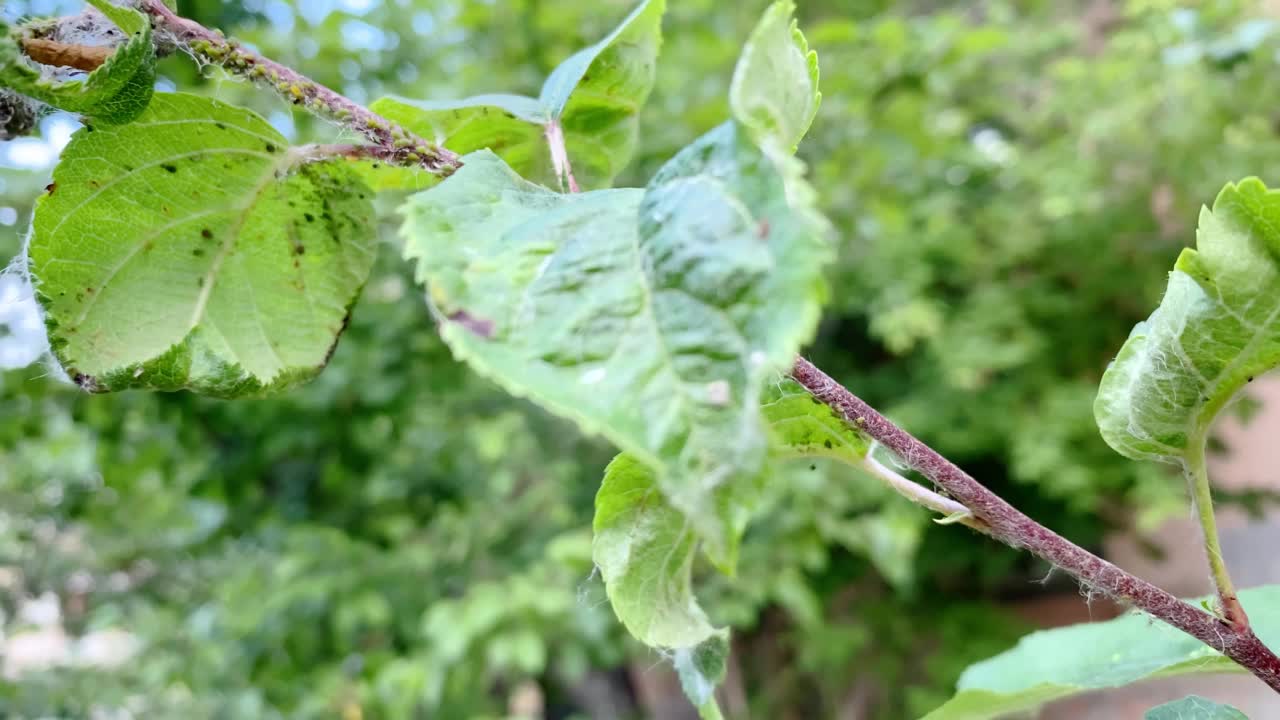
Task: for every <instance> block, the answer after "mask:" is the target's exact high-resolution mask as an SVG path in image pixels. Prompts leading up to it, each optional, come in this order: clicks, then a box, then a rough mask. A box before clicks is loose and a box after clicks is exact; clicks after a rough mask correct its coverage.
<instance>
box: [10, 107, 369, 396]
mask: <svg viewBox="0 0 1280 720" xmlns="http://www.w3.org/2000/svg"><path fill="white" fill-rule="evenodd" d="M300 161H301V159H300V157H299V156H296V155H294V154H293V153H292V152H290V150H289V148H288V146H287V141H286V140H285V138H284V137H283V136H281V135H280V134H279V133H278V132H276V131H275V130H274V129H273V128H272V127H271V126H270V125H269V124H267V122H266V121H265V120H263V119H262V118H261V117H259V116H258V115H257V114H255V113H253V112H251V111H249V110H246V109H244V108H238V107H233V106H230V105H226V104H224V103H221V102H218V101H216V100H211V99H208V98H203V97H197V96H194V95H181V94H176V95H157V96H156V97H155V98H154V100H153V101H152V103H151V105H150V106H149V107H148V109H147V111H146V112H145V113H143V114H142V115H141V116H140V117H139V118H138V120H137V121H136V122H134V123H131V124H129V125H123V126H119V127H95V126H92V125H91V126H88V127H85V128H84V129H82V130H80V131H79V132H77V133H76V135H75V136H74V137H73V138H72V140H71V143H70V144H69V145H68V146H67V148H66V150H65V151H64V152H63V155H62V161H61V162H60V163H59V164H58V166H57V168H56V169H55V170H54V174H53V180H54V184H53V185H51V186H50V190H49V193H48V194H47V195H45V196H44V197H42V198H41V199H40V201H39V203H38V204H37V207H36V213H35V220H34V237H33V239H32V242H31V247H30V262H31V270H32V273H33V275H34V277H35V280H36V282H37V288H38V290H39V296H40V301H41V303H42V304H43V306H44V308H45V311H46V320H47V323H48V326H49V330H50V336H51V342H52V345H53V349H54V352H55V354H56V355H57V357H58V359H59V360H60V361H61V362H62V363H63V365H64V366H65V367H66V369H67V372H68V373H69V374H71V375H72V376H73V377H76V378H77V380H78V382H80V384H81V385H83V386H85V387H87V388H89V389H93V390H98V391H112V390H122V389H125V388H151V389H156V390H178V389H182V388H189V389H192V390H196V391H198V392H202V393H206V394H210V395H219V396H234V395H241V394H245V393H250V392H261V391H265V390H268V389H275V388H278V387H282V386H285V385H288V384H291V383H294V382H297V381H300V380H302V379H305V378H308V377H310V376H312V375H314V374H315V373H317V372H318V371H319V370H320V369H321V368H322V367H323V366H324V365H325V363H326V362H327V360H328V356H329V353H330V352H331V350H332V348H333V346H334V343H335V342H336V341H337V337H338V335H339V333H340V332H341V331H342V328H343V327H344V324H345V321H346V316H347V314H348V310H349V307H350V305H351V303H352V302H353V301H354V300H355V297H356V295H357V293H358V292H359V289H360V287H361V285H362V284H363V283H364V280H365V278H366V277H367V276H368V274H369V270H370V267H371V263H372V260H373V254H374V242H375V235H374V217H373V207H372V203H371V199H370V192H369V190H368V189H367V188H365V187H364V186H363V185H361V184H360V183H359V181H358V180H356V179H354V177H353V175H352V173H351V172H350V170H349V169H347V168H346V167H344V166H342V165H336V164H330V163H314V164H305V165H299V163H300ZM139 198H145V199H146V200H147V202H145V203H144V202H140V201H139Z"/></svg>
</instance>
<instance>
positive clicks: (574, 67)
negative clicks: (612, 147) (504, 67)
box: [538, 0, 666, 119]
mask: <svg viewBox="0 0 1280 720" xmlns="http://www.w3.org/2000/svg"><path fill="white" fill-rule="evenodd" d="M665 9H666V0H644V2H642V3H640V4H639V5H637V6H636V8H635V9H634V10H632V11H631V14H630V15H628V16H627V18H626V19H625V20H623V21H622V23H621V24H619V25H618V27H616V28H614V30H613V32H611V33H609V34H608V35H607V36H606V37H605V38H604V39H603V40H601V41H600V42H598V43H596V44H595V45H592V46H591V47H589V48H584V49H582V50H579V51H578V52H576V53H574V54H573V55H572V56H571V57H570V58H569V59H568V60H565V61H564V62H562V63H560V65H559V66H558V67H557V68H556V69H555V70H553V71H551V74H550V75H549V76H547V79H546V82H544V83H543V84H542V92H541V93H539V96H538V100H539V101H540V102H541V103H542V105H543V107H545V108H547V110H548V112H549V113H550V116H551V118H552V119H555V118H557V117H561V116H562V115H564V114H565V113H566V112H568V110H569V108H570V106H572V105H573V104H574V103H575V102H579V103H585V105H586V106H587V107H591V108H594V109H595V110H597V111H603V112H607V111H610V110H619V109H620V110H629V111H630V112H631V114H634V113H635V110H636V106H637V105H639V104H642V103H643V102H644V99H645V98H647V97H648V95H649V91H650V90H652V89H653V78H654V72H655V67H654V62H655V59H656V58H657V56H658V50H659V48H660V47H661V45H662V13H663V11H664V10H665ZM578 93H583V94H585V95H587V97H574V95H575V94H578ZM633 98H639V100H638V101H637V100H633Z"/></svg>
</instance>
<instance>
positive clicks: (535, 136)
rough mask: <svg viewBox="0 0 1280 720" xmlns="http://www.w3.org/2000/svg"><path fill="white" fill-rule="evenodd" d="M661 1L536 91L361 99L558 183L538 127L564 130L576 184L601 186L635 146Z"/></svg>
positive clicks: (458, 145)
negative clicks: (536, 93)
mask: <svg viewBox="0 0 1280 720" xmlns="http://www.w3.org/2000/svg"><path fill="white" fill-rule="evenodd" d="M664 7H665V0H645V2H643V3H641V4H640V5H639V6H638V7H636V9H635V10H634V11H633V12H632V13H631V14H630V15H629V16H628V17H627V18H626V20H624V21H623V22H622V24H621V25H619V26H618V27H617V29H615V30H614V31H613V32H612V33H610V34H609V36H608V37H606V38H605V39H603V40H601V41H600V42H599V43H596V44H595V45H592V46H591V47H589V48H586V49H584V50H582V51H580V52H578V53H576V54H574V55H573V56H572V57H570V58H569V59H568V60H566V61H565V62H564V63H562V64H561V65H560V66H559V67H557V68H556V69H555V71H553V72H552V73H551V75H550V76H549V77H548V78H547V81H546V83H545V84H544V86H543V89H542V93H541V96H540V97H539V98H531V97H526V96H523V95H507V94H490V95H477V96H475V97H471V98H467V99H465V100H456V101H446V102H422V101H416V100H408V99H405V98H398V97H387V98H381V99H379V100H377V101H375V102H374V103H373V105H371V106H370V108H371V109H372V110H373V111H374V112H377V113H379V114H381V115H383V116H385V117H387V118H388V119H390V120H393V121H395V122H397V123H399V124H401V125H403V126H405V127H406V128H408V129H410V130H412V131H413V132H415V133H417V134H418V135H421V136H422V137H424V138H427V139H428V140H432V141H434V142H436V143H439V144H441V145H444V146H445V147H447V148H449V149H450V150H453V151H454V152H456V153H460V154H466V153H470V152H473V151H476V150H481V149H486V148H487V149H489V150H492V151H493V152H494V153H496V154H497V155H498V156H499V157H501V158H502V159H503V160H504V161H506V163H507V164H508V165H510V166H511V168H512V169H514V170H515V171H516V172H517V173H519V174H520V176H521V177H525V178H528V179H530V180H533V181H535V182H538V183H541V184H543V185H547V186H552V187H560V180H559V178H558V176H557V172H556V169H555V166H554V163H553V161H552V151H551V148H550V146H549V145H548V142H547V139H546V136H547V134H548V132H549V131H550V130H552V129H553V128H554V129H555V130H556V131H558V132H561V133H563V136H564V145H565V151H566V153H567V155H568V159H569V162H570V164H571V166H572V168H573V173H574V176H575V177H576V178H577V180H578V182H579V183H580V185H581V186H582V187H583V188H586V189H594V188H602V187H608V186H609V184H610V183H612V182H613V178H614V177H615V176H617V174H618V173H619V172H621V171H622V168H623V167H625V166H626V164H627V163H628V162H630V160H631V156H632V155H633V154H634V153H635V145H636V137H637V134H638V131H639V130H638V129H639V121H638V118H637V115H638V113H639V110H640V108H641V107H642V106H643V105H644V103H645V101H646V100H647V99H648V97H649V93H650V92H651V91H652V90H653V82H654V77H655V68H656V66H657V57H658V50H659V48H660V47H661V44H662V14H663V10H664ZM378 175H379V176H380V177H373V178H371V182H373V183H375V184H376V185H377V186H379V187H383V188H387V189H396V188H398V189H415V190H416V189H421V188H423V187H425V186H426V185H427V184H428V183H430V182H432V181H433V180H432V179H431V178H428V177H423V176H422V175H420V174H415V173H413V172H409V171H405V170H401V169H397V168H383V169H382V170H381V171H380V172H379V173H378Z"/></svg>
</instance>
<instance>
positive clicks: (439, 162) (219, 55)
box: [140, 0, 462, 175]
mask: <svg viewBox="0 0 1280 720" xmlns="http://www.w3.org/2000/svg"><path fill="white" fill-rule="evenodd" d="M140 8H141V9H142V10H143V11H145V12H147V13H149V14H150V15H151V16H152V18H154V20H155V23H156V28H157V29H159V30H161V31H164V32H166V33H169V34H170V35H172V36H173V39H174V40H175V41H176V42H177V43H178V44H179V45H180V46H181V47H183V48H185V49H187V50H188V51H190V52H191V53H192V54H193V55H195V56H196V57H197V58H199V59H200V60H203V61H205V62H209V63H213V64H216V65H220V66H222V67H223V68H225V69H226V70H227V71H228V72H231V73H233V74H236V75H240V76H242V77H245V78H248V79H249V80H251V81H253V82H255V83H257V84H259V85H262V86H265V87H269V88H271V89H272V90H275V91H276V92H278V93H279V94H280V95H281V96H283V97H284V98H285V99H286V100H288V101H289V102H291V103H293V104H295V105H301V106H304V107H306V108H307V109H309V110H311V111H313V112H316V113H318V114H320V115H323V116H325V117H328V118H331V119H333V120H335V121H337V122H339V123H342V124H343V125H344V126H346V127H348V128H350V129H352V130H354V131H356V132H358V133H360V134H361V135H363V136H364V137H365V138H366V139H367V140H368V141H369V142H371V143H373V145H374V146H375V147H376V148H378V149H377V151H376V153H375V152H374V151H371V152H370V153H369V154H370V155H374V156H376V157H380V158H381V159H383V160H385V161H387V162H389V163H393V164H396V165H405V166H411V167H412V166H416V167H421V168H422V169H424V170H426V171H428V172H431V173H434V174H436V175H449V174H451V173H452V172H453V171H454V170H457V169H458V168H459V167H461V166H462V162H461V161H460V160H459V159H458V156H457V155H456V154H454V153H452V152H450V151H449V150H447V149H445V148H443V147H440V146H439V145H436V144H435V143H432V142H428V141H427V140H424V139H423V138H421V137H418V136H417V135H415V134H414V133H412V132H409V131H408V130H406V129H405V128H403V127H401V126H400V125H398V124H396V123H393V122H391V121H390V120H387V119H386V118H384V117H382V116H381V115H378V114H377V113H375V112H373V111H371V110H369V109H368V108H365V107H364V106H363V105H360V104H359V103H357V102H355V101H353V100H351V99H349V98H347V97H345V96H343V95H341V94H339V93H337V92H335V91H333V90H330V89H329V88H327V87H325V86H324V85H321V84H320V83H318V82H316V81H314V80H311V79H310V78H308V77H306V76H304V75H303V74H302V73H299V72H298V71H297V70H294V69H292V68H290V67H287V66H285V65H281V64H280V63H278V62H276V61H274V60H271V59H269V58H266V57H263V56H261V55H259V54H257V53H255V52H252V51H250V50H247V49H245V48H244V47H242V46H241V45H240V44H239V43H238V42H236V41H235V40H228V39H227V38H225V37H223V36H222V34H221V33H219V32H216V31H214V30H210V29H209V28H206V27H204V26H203V25H201V24H199V23H197V22H195V21H193V20H188V19H187V18H183V17H179V16H178V15H176V14H175V13H174V12H173V11H172V10H170V9H169V8H168V7H166V6H165V4H164V3H163V2H162V1H161V0H143V2H142V3H141V6H140Z"/></svg>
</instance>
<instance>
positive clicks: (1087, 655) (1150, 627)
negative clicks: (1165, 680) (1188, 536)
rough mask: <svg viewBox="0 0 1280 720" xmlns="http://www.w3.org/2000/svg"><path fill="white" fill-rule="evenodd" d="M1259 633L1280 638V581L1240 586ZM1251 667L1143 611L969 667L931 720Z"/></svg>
mask: <svg viewBox="0 0 1280 720" xmlns="http://www.w3.org/2000/svg"><path fill="white" fill-rule="evenodd" d="M1240 601H1241V603H1243V604H1244V606H1245V608H1246V609H1247V610H1248V611H1249V617H1250V619H1251V620H1252V621H1253V629H1254V631H1255V632H1256V633H1257V635H1258V637H1259V638H1261V639H1262V641H1263V642H1264V643H1266V644H1268V645H1271V646H1273V647H1274V645H1275V644H1276V643H1277V642H1280V613H1277V612H1275V609H1276V608H1280V586H1269V587H1262V588H1253V589H1249V590H1243V591H1241V592H1240ZM1224 672H1244V669H1243V668H1241V667H1240V666H1239V665H1236V664H1235V663H1233V662H1232V661H1230V660H1228V659H1227V658H1225V657H1223V656H1222V655H1221V654H1219V653H1217V652H1215V651H1214V650H1212V649H1211V648H1209V647H1208V646H1206V645H1204V644H1203V643H1201V642H1200V641H1199V640H1196V639H1195V638H1192V637H1191V636H1189V635H1186V634H1184V633H1182V632H1180V631H1178V630H1175V629H1173V628H1171V627H1169V626H1167V625H1163V624H1161V623H1158V622H1156V621H1154V620H1152V619H1151V618H1150V617H1148V616H1146V615H1142V614H1137V613H1133V614H1129V615H1125V616H1123V617H1120V618H1116V619H1115V620H1109V621H1107V622H1100V623H1087V624H1082V625H1073V626H1070V627H1065V628H1059V629H1055V630H1045V631H1042V632H1036V633H1032V634H1030V635H1027V636H1026V637H1024V638H1022V640H1020V641H1019V642H1018V645H1017V647H1015V648H1013V649H1011V650H1009V651H1007V652H1004V653H1002V654H1000V655H997V656H995V657H993V658H990V659H988V660H984V661H982V662H980V663H978V664H976V665H973V666H971V667H969V669H967V670H965V672H964V674H963V675H961V677H960V682H959V684H958V688H957V693H956V696H955V697H954V698H952V699H951V700H950V701H948V702H947V703H946V704H945V705H943V706H942V707H940V708H938V709H937V710H934V711H933V712H931V713H929V714H928V715H927V716H925V719H924V720H989V719H991V718H1000V717H1004V716H1006V715H1008V714H1011V713H1017V712H1026V711H1030V710H1034V709H1035V708H1038V707H1040V706H1042V705H1044V704H1046V703H1048V702H1050V701H1052V700H1057V699H1059V698H1064V697H1068V696H1071V695H1076V694H1079V693H1083V692H1088V691H1091V690H1100V689H1104V688H1112V687H1121V686H1124V685H1129V684H1131V683H1135V682H1138V681H1140V680H1145V679H1148V678H1157V677H1170V676H1175V675H1191V674H1198V673H1224Z"/></svg>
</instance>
